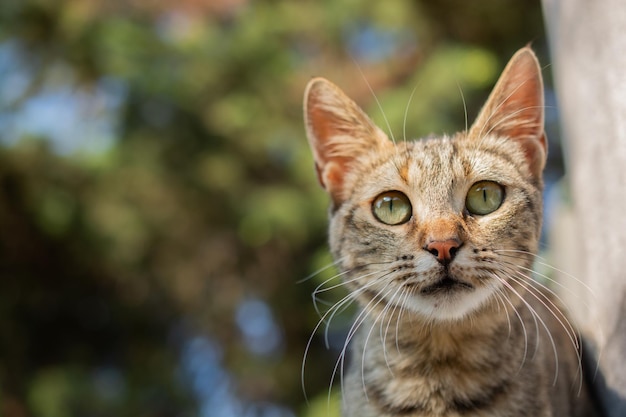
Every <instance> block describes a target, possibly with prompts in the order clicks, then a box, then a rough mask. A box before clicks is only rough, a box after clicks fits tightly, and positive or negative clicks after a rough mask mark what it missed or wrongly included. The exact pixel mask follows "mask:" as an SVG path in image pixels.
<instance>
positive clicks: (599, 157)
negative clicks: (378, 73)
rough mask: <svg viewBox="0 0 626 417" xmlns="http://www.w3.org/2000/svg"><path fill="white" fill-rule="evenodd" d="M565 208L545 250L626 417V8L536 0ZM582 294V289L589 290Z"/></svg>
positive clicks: (616, 410) (601, 384)
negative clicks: (547, 55) (562, 157)
mask: <svg viewBox="0 0 626 417" xmlns="http://www.w3.org/2000/svg"><path fill="white" fill-rule="evenodd" d="M543 7H544V13H545V19H546V25H547V29H548V34H549V37H550V46H551V52H552V59H553V73H554V78H555V85H556V91H557V97H558V101H559V107H560V111H561V124H562V132H563V142H564V147H565V151H566V158H567V172H568V181H569V185H570V190H571V195H572V204H571V207H570V209H569V211H568V212H562V213H561V214H562V215H563V217H562V218H561V219H557V224H558V226H557V233H555V239H554V240H553V242H552V245H553V247H554V248H555V251H556V252H557V255H558V258H559V261H557V262H558V263H561V264H563V266H564V269H566V270H567V271H569V272H571V273H572V274H573V275H575V276H576V277H577V278H580V279H581V281H582V283H576V281H575V280H574V279H573V278H572V277H571V276H568V275H566V274H561V277H560V280H561V282H562V283H563V284H564V285H566V286H567V287H568V289H567V290H563V291H562V296H563V298H565V299H566V302H567V304H568V306H569V308H570V309H571V312H572V314H573V315H574V317H575V319H576V321H577V323H578V324H579V326H580V327H581V329H582V330H583V332H584V334H585V335H586V336H587V337H588V339H589V345H590V347H591V351H593V353H594V355H595V360H596V361H597V362H598V365H599V373H598V375H597V376H596V380H595V386H596V389H597V393H598V398H599V399H600V401H601V403H602V405H603V408H604V409H605V411H606V412H607V415H609V416H611V417H613V416H615V417H617V416H620V417H623V416H626V1H624V0H543ZM587 287H588V288H587Z"/></svg>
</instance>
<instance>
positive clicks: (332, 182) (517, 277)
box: [305, 48, 595, 417]
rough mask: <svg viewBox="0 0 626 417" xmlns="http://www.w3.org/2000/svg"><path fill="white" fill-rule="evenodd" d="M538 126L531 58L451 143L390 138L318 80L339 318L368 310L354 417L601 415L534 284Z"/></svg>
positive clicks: (315, 101) (348, 398) (317, 120)
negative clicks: (342, 294) (340, 289)
mask: <svg viewBox="0 0 626 417" xmlns="http://www.w3.org/2000/svg"><path fill="white" fill-rule="evenodd" d="M543 117H544V116H543V92H542V80H541V72H540V70H539V66H538V63H537V60H536V58H535V56H534V54H533V53H532V51H531V50H530V49H529V48H524V49H522V50H520V51H519V52H518V53H517V54H516V55H515V56H514V57H513V58H512V59H511V61H510V63H509V65H508V66H507V68H505V70H504V72H503V74H502V76H501V78H500V80H499V81H498V83H497V85H496V86H495V88H494V90H493V92H492V94H491V96H490V97H489V99H488V101H487V103H486V104H485V106H484V107H483V109H482V110H481V112H480V114H479V115H478V117H477V119H476V121H475V122H474V124H473V125H472V126H471V127H470V128H469V129H468V130H467V131H465V132H461V133H458V134H456V135H454V136H452V137H441V138H438V139H428V140H423V141H417V142H402V143H397V144H396V143H392V142H391V141H389V140H388V139H387V137H386V135H385V134H384V133H383V132H382V131H381V130H380V129H379V128H378V127H376V126H375V125H374V124H373V123H372V122H371V120H370V119H369V118H368V117H367V116H366V115H365V113H364V112H363V111H362V110H361V109H360V108H359V107H358V106H357V105H356V104H355V103H354V102H353V101H352V100H350V99H349V98H348V97H346V96H345V95H344V93H343V92H341V90H339V88H338V87H336V86H334V85H333V84H331V83H330V82H328V81H326V80H324V79H320V78H318V79H314V80H312V81H311V82H310V83H309V86H308V87H307V91H306V93H305V121H306V128H307V135H308V139H309V142H310V144H311V149H312V151H313V154H314V158H315V164H316V171H317V175H318V178H319V181H320V183H321V184H322V186H323V187H324V188H325V189H326V190H327V191H328V193H329V195H330V197H331V210H330V227H329V236H330V239H329V240H330V248H331V251H332V253H333V256H334V258H335V259H336V262H337V265H338V266H339V269H340V270H341V273H340V274H339V276H340V277H342V279H343V284H342V285H343V286H345V288H347V289H348V291H349V292H350V294H349V296H348V297H347V298H346V299H345V301H344V302H342V303H339V304H338V305H337V306H336V308H337V309H338V310H340V309H341V308H343V306H344V305H345V302H347V301H356V302H357V303H358V305H359V306H360V312H359V314H358V315H357V316H356V318H355V322H354V325H353V327H352V329H351V330H350V333H349V336H348V340H347V342H346V343H349V344H350V347H351V360H350V365H349V370H348V371H347V372H346V373H345V376H344V378H343V380H342V383H341V392H342V397H343V399H342V404H343V410H344V415H345V416H347V417H374V416H376V417H380V416H389V417H398V416H407V417H418V416H420V417H421V416H431V417H437V416H441V417H444V416H446V417H456V416H483V417H487V416H498V417H516V416H546V417H549V416H559V417H565V416H581V417H582V416H593V415H595V414H594V413H593V411H592V409H591V406H590V402H589V400H588V396H587V389H586V386H585V383H584V381H583V372H582V368H581V361H580V353H579V351H580V344H579V343H580V342H579V340H578V338H577V334H576V332H575V330H574V329H573V328H572V326H571V325H570V324H569V321H568V320H567V318H566V316H565V315H564V314H563V312H562V309H561V307H560V305H559V303H558V299H557V298H555V296H554V294H553V292H552V290H550V289H549V288H548V287H547V286H545V285H544V284H541V283H538V282H536V281H534V280H533V279H532V265H533V261H534V259H535V257H536V251H537V247H538V242H539V237H540V232H541V219H542V201H541V198H542V189H543V180H542V171H543V167H544V165H545V161H546V152H547V142H546V138H545V134H544V131H543ZM333 314H334V313H333ZM340 363H343V359H342V360H341V361H340ZM341 374H342V375H343V371H342V372H341Z"/></svg>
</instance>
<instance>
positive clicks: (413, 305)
mask: <svg viewBox="0 0 626 417" xmlns="http://www.w3.org/2000/svg"><path fill="white" fill-rule="evenodd" d="M491 296H492V290H491V289H489V288H488V287H478V288H476V287H474V286H472V285H471V284H468V283H465V282H462V281H459V280H457V279H454V278H452V277H448V276H446V277H445V278H443V279H442V280H440V281H438V282H436V283H434V284H430V285H429V286H427V287H424V288H423V289H422V290H420V291H419V292H418V293H415V294H414V295H413V296H412V297H409V298H408V299H407V300H406V302H405V303H404V306H405V307H406V308H408V309H409V310H411V311H413V312H414V313H417V314H418V315H420V316H424V317H425V318H426V319H428V320H441V321H457V320H463V319H465V318H467V317H469V316H470V315H472V314H473V313H475V312H477V311H478V310H480V309H481V308H482V307H483V306H484V305H485V304H486V303H487V301H488V300H489V299H490V298H491Z"/></svg>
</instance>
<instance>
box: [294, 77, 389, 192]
mask: <svg viewBox="0 0 626 417" xmlns="http://www.w3.org/2000/svg"><path fill="white" fill-rule="evenodd" d="M304 121H305V125H306V133H307V137H308V139H309V144H310V146H311V150H312V151H313V157H314V159H315V169H316V171H317V178H318V180H319V182H320V184H321V185H322V187H324V188H325V189H326V190H327V191H328V193H329V194H330V195H331V197H332V199H333V201H334V202H335V204H339V203H341V202H342V201H344V200H345V199H346V198H347V190H345V189H344V188H345V187H344V185H345V178H346V176H347V175H348V174H349V173H350V172H352V171H353V170H355V169H356V168H357V167H358V163H359V159H360V158H361V157H362V156H363V155H364V154H365V153H366V152H367V151H370V150H373V151H375V152H376V151H381V150H382V149H383V148H385V147H388V146H391V142H390V141H389V139H388V138H387V136H386V135H385V134H384V133H383V132H382V131H381V130H380V129H379V128H378V127H377V126H376V125H375V124H374V123H373V122H372V121H371V120H370V118H369V117H368V116H367V115H366V114H365V113H364V112H363V110H361V108H360V107H359V106H358V105H357V104H356V103H355V102H354V101H352V100H351V99H350V98H348V96H346V95H345V94H344V93H343V91H341V89H339V87H337V86H336V85H334V84H333V83H331V82H330V81H328V80H326V79H324V78H314V79H312V80H311V81H310V82H309V84H308V85H307V88H306V91H305V93H304Z"/></svg>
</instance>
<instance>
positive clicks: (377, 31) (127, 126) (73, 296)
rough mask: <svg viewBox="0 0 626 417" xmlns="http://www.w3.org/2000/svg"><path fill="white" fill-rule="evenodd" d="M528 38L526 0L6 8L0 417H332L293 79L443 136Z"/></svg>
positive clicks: (312, 201) (320, 241) (309, 183)
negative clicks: (329, 86)
mask: <svg viewBox="0 0 626 417" xmlns="http://www.w3.org/2000/svg"><path fill="white" fill-rule="evenodd" d="M529 42H532V45H533V47H534V49H535V50H536V51H537V53H538V55H539V58H540V61H541V62H542V63H543V64H546V63H549V62H550V61H549V59H548V57H547V51H546V46H545V45H546V39H545V33H544V28H543V20H542V15H541V6H540V3H539V1H518V0H481V1H472V2H469V1H465V0H442V1H436V2H435V1H429V0H412V1H410V0H389V1H384V2H383V1H379V0H362V1H361V0H347V1H331V0H325V1H313V0H302V1H293V0H292V1H289V0H257V1H252V0H178V1H168V0H145V1H140V0H114V1H111V0H108V1H105V0H5V1H2V2H1V3H0V416H4V417H26V416H37V417H39V416H42V417H67V416H133V417H136V416H146V417H153V416H154V417H157V416H159V417H161V416H163V417H165V416H202V417H209V416H216V417H231V416H232V417H240V416H244V417H247V416H250V417H252V416H267V417H294V416H299V417H322V416H334V415H338V411H337V410H338V406H337V404H338V399H337V398H338V397H337V394H336V392H337V389H336V388H331V387H330V381H331V379H333V378H332V374H333V369H334V367H335V362H336V360H337V357H338V354H339V351H340V349H341V348H342V346H343V337H344V336H343V335H344V334H345V331H346V326H347V324H348V323H349V322H350V320H351V312H350V311H346V312H345V313H344V314H342V315H341V316H339V317H336V318H334V320H333V324H332V325H331V326H330V327H329V328H328V331H327V332H325V326H321V327H320V329H319V330H318V331H317V332H315V333H313V331H314V329H315V327H316V325H317V324H318V321H319V318H320V317H319V314H318V312H317V311H316V309H315V306H314V303H313V302H312V299H311V293H312V292H313V290H314V289H315V287H316V286H318V285H319V284H321V283H322V282H323V281H324V280H326V279H328V278H330V277H332V276H333V274H334V273H335V272H334V271H333V270H332V268H330V269H325V270H322V271H321V272H317V273H316V271H319V270H320V269H322V268H323V267H324V266H326V265H329V264H330V263H331V259H330V257H329V255H328V252H327V245H326V231H325V229H326V207H327V196H326V195H325V193H324V192H323V190H322V189H321V188H320V187H319V186H318V184H317V181H316V178H315V174H314V170H313V162H312V159H311V156H310V153H309V150H308V147H307V143H306V138H305V134H304V128H303V124H302V106H301V102H302V94H303V90H304V87H305V85H306V83H307V81H308V80H309V79H310V78H311V77H312V76H317V75H319V76H324V77H326V78H329V79H331V80H332V81H333V82H335V83H336V84H338V85H340V86H341V87H342V88H343V89H344V90H345V91H346V92H347V93H348V95H350V96H351V97H353V98H354V99H355V100H356V101H357V102H358V103H359V104H361V105H362V106H363V108H365V109H366V110H367V111H368V112H369V114H371V115H372V117H373V118H374V120H375V121H377V122H378V123H379V125H381V126H382V127H383V128H384V130H387V128H386V126H387V125H386V122H385V121H384V117H383V112H382V111H381V108H382V110H383V111H384V115H385V116H386V118H387V119H388V121H389V124H390V126H391V129H392V131H393V133H394V135H395V136H396V137H398V138H401V137H403V129H404V128H405V129H406V135H407V137H409V138H416V137H420V136H425V135H428V134H430V133H436V132H444V131H447V132H453V131H456V130H459V129H462V128H463V127H464V125H465V111H464V101H465V103H466V105H467V113H468V115H469V119H470V122H471V120H472V118H473V117H474V116H475V115H476V114H477V112H478V110H479V106H480V105H481V104H482V102H483V101H484V99H485V98H486V96H487V94H488V93H489V91H490V89H491V87H492V86H493V83H494V82H495V80H496V78H497V76H498V75H499V72H500V71H501V69H502V68H503V66H504V64H505V63H506V61H507V60H508V59H509V58H510V56H511V55H512V54H513V53H514V52H515V50H517V49H518V48H519V47H522V46H524V45H526V44H527V43H529ZM544 75H545V76H546V77H547V78H548V79H549V76H550V74H549V67H547V68H546V69H544ZM548 81H549V80H548ZM370 86H371V90H372V91H373V92H374V93H375V94H376V96H377V98H378V100H379V102H380V107H379V106H378V105H377V103H376V100H375V98H374V96H373V94H372V91H370ZM414 89H415V94H414V97H413V99H412V100H411V101H410V104H409V98H410V96H411V93H412V91H413V90H414ZM546 94H547V97H546V98H547V105H548V110H547V111H548V113H547V117H548V123H549V136H550V137H551V139H552V140H555V139H556V138H557V135H556V134H552V133H551V131H552V130H553V125H554V122H555V120H556V119H555V118H556V110H555V108H554V100H553V97H552V93H551V90H550V87H549V84H548V89H547V93H546ZM405 111H406V112H407V115H408V117H407V119H406V126H404V115H405ZM550 155H551V160H550V166H549V168H548V170H549V172H548V177H549V179H551V181H550V183H552V180H554V179H557V178H559V177H560V175H561V172H562V167H561V165H562V164H561V159H560V152H559V146H558V143H556V142H554V141H553V142H552V143H551V154H550ZM307 278H308V279H307ZM333 292H334V291H328V294H326V293H324V300H322V301H320V302H319V303H318V307H319V308H320V309H321V310H322V312H323V310H324V308H325V304H324V303H325V302H326V303H332V302H333V300H338V299H339V298H340V297H341V296H342V294H341V292H340V291H336V292H335V293H334V294H333ZM312 334H313V337H312V338H311V342H310V348H309V349H308V351H307V359H306V368H305V373H304V378H303V384H302V383H301V370H302V363H303V357H304V352H305V349H306V346H307V343H308V342H309V338H310V337H311V335H312ZM337 379H338V378H337V377H335V378H334V381H335V385H336V383H337ZM302 385H304V386H305V388H306V394H307V397H308V403H307V402H306V401H305V395H304V393H303V388H302Z"/></svg>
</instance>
